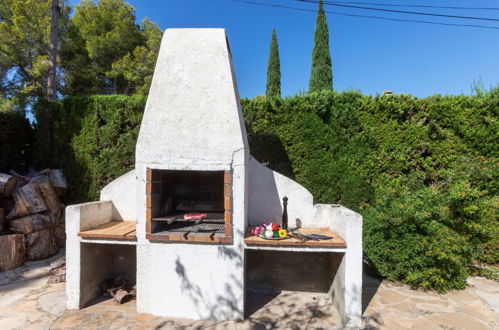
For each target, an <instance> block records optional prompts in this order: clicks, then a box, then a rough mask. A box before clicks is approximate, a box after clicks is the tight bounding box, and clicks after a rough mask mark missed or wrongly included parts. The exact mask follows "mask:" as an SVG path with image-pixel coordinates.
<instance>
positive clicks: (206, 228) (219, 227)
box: [168, 223, 225, 233]
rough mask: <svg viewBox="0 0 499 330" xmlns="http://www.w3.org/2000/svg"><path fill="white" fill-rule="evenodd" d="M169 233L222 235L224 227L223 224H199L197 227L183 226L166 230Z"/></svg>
mask: <svg viewBox="0 0 499 330" xmlns="http://www.w3.org/2000/svg"><path fill="white" fill-rule="evenodd" d="M168 231H169V232H174V233H186V232H191V233H213V232H215V233H223V232H224V231H225V225H224V224H223V223H200V224H198V225H192V226H184V227H180V228H171V229H168Z"/></svg>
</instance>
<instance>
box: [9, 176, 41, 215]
mask: <svg viewBox="0 0 499 330" xmlns="http://www.w3.org/2000/svg"><path fill="white" fill-rule="evenodd" d="M12 196H13V197H14V202H15V203H16V204H15V206H14V208H13V209H12V211H11V212H10V213H9V215H8V216H7V219H13V218H15V217H22V216H26V215H30V214H35V213H39V212H44V211H46V210H47V204H46V203H45V200H44V199H43V196H42V194H41V193H40V188H39V187H38V185H37V184H36V183H35V182H30V183H28V184H27V185H25V186H23V187H21V188H17V189H15V190H14V192H13V193H12Z"/></svg>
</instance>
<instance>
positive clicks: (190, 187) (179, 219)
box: [148, 170, 230, 242]
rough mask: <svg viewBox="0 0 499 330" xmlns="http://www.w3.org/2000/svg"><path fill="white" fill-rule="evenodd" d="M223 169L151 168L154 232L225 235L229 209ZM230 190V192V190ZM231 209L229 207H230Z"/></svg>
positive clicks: (186, 236)
mask: <svg viewBox="0 0 499 330" xmlns="http://www.w3.org/2000/svg"><path fill="white" fill-rule="evenodd" d="M225 175H226V174H225V172H224V171H185V170H152V173H151V182H150V185H151V187H150V190H149V191H150V197H148V198H150V199H151V233H152V234H162V235H173V236H174V237H175V236H177V237H178V236H181V237H183V238H184V239H185V240H188V239H189V236H193V235H194V236H204V237H206V238H207V240H206V241H207V242H209V239H211V240H213V238H214V236H216V235H225V229H226V222H227V221H226V220H225V218H226V217H225V214H226V212H230V203H225V202H224V201H225V199H226V198H230V186H229V189H225V186H226V185H227V184H226V183H225ZM227 191H228V192H227ZM228 208H229V209H228Z"/></svg>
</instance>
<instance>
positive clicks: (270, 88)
mask: <svg viewBox="0 0 499 330" xmlns="http://www.w3.org/2000/svg"><path fill="white" fill-rule="evenodd" d="M265 94H266V95H267V96H275V97H281V64H280V61H279V46H278V45H277V34H276V32H275V29H272V39H271V41H270V51H269V62H268V64H267V88H266V93H265Z"/></svg>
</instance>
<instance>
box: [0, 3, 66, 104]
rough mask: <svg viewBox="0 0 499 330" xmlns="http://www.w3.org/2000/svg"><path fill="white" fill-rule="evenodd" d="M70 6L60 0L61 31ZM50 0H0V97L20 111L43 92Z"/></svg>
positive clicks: (46, 60) (64, 27)
mask: <svg viewBox="0 0 499 330" xmlns="http://www.w3.org/2000/svg"><path fill="white" fill-rule="evenodd" d="M69 13H70V8H69V7H68V6H67V5H66V1H61V16H60V28H61V31H62V32H64V31H65V30H66V29H67V25H68V21H69ZM50 14H51V1H47V0H2V2H1V5H0V74H1V80H0V97H1V98H8V99H9V102H10V103H11V105H12V106H13V107H14V108H15V109H20V110H24V109H25V107H26V105H27V104H30V103H31V102H32V101H33V100H34V99H36V98H37V97H43V96H45V95H46V88H47V83H46V81H47V77H48V52H49V35H50V16H51V15H50Z"/></svg>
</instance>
